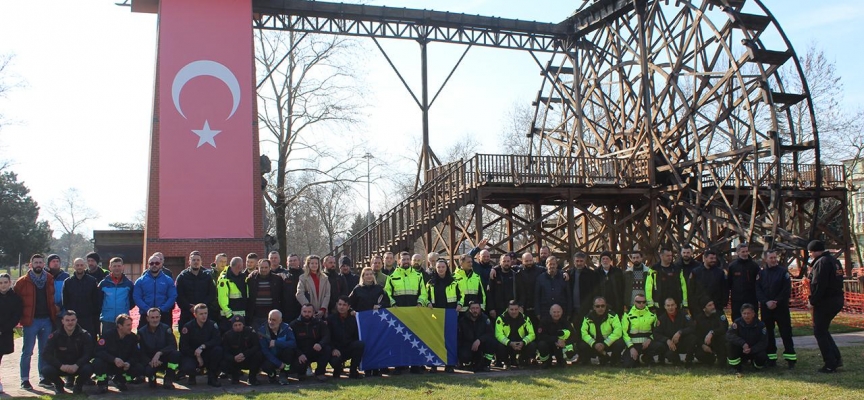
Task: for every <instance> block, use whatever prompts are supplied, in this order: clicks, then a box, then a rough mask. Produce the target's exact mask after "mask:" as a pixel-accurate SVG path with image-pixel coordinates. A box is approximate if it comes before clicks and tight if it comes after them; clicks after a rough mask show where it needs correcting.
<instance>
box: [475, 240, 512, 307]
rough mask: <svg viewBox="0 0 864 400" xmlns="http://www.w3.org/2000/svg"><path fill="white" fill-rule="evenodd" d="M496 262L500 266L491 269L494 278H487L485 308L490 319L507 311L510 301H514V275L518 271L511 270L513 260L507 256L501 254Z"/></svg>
mask: <svg viewBox="0 0 864 400" xmlns="http://www.w3.org/2000/svg"><path fill="white" fill-rule="evenodd" d="M498 262H499V263H500V264H499V265H498V266H496V267H494V268H492V271H495V272H494V275H495V277H494V278H489V291H488V293H487V296H488V300H486V308H487V309H488V310H489V317H490V318H497V317H498V314H500V313H503V312H505V310H507V303H509V302H510V300H516V279H517V278H516V274H517V273H518V272H519V271H518V270H516V269H514V268H512V263H513V259H512V258H510V255H509V254H502V255H501V257H500V258H499V259H498ZM478 305H479V303H478Z"/></svg>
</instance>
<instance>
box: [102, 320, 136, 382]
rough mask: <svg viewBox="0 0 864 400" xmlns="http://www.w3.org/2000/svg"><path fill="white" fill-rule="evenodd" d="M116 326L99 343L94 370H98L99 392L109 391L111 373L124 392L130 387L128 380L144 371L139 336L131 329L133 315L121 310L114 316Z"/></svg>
mask: <svg viewBox="0 0 864 400" xmlns="http://www.w3.org/2000/svg"><path fill="white" fill-rule="evenodd" d="M114 323H115V324H117V329H115V330H112V331H108V332H107V333H106V334H104V335H102V338H101V339H99V342H97V345H96V357H95V358H94V359H93V372H94V373H95V374H96V387H97V389H98V390H97V392H96V393H98V394H104V393H107V392H108V380H107V379H108V376H109V375H111V376H112V377H113V378H112V380H113V381H114V384H116V385H117V389H118V390H120V391H121V392H125V391H127V390H129V387H128V386H126V382H127V381H131V380H132V378H133V377H136V376H141V375H142V374H143V373H144V364H143V363H142V362H141V357H140V354H139V353H138V337H137V336H136V335H135V334H134V333H132V317H130V316H129V315H128V314H120V315H118V316H117V318H116V319H115V320H114Z"/></svg>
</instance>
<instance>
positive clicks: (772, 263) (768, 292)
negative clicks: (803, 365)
mask: <svg viewBox="0 0 864 400" xmlns="http://www.w3.org/2000/svg"><path fill="white" fill-rule="evenodd" d="M763 258H764V259H765V268H763V269H762V270H760V271H759V275H757V276H756V297H757V298H758V299H759V304H761V305H762V322H764V323H765V328H766V330H767V331H768V366H769V367H775V366H777V342H776V341H775V340H774V324H775V323H776V324H777V326H778V327H779V328H780V337H781V338H783V359H784V360H786V363H787V366H788V367H789V369H792V368H795V362H796V361H798V356H797V355H796V354H795V343H793V342H792V316H791V314H790V313H789V296H790V294H791V293H792V278H791V277H790V276H789V272H787V271H786V270H785V269H784V268H779V267H778V265H779V260H778V258H777V251H776V250H768V251H766V252H765V253H763Z"/></svg>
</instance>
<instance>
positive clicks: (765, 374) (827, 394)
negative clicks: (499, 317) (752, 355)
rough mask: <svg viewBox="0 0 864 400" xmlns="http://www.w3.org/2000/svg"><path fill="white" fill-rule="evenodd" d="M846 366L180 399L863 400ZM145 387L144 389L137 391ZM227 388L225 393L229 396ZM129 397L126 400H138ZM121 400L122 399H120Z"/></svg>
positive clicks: (487, 379) (506, 376) (389, 381)
mask: <svg viewBox="0 0 864 400" xmlns="http://www.w3.org/2000/svg"><path fill="white" fill-rule="evenodd" d="M842 351H843V354H844V362H845V363H846V366H845V368H843V369H842V370H841V371H843V372H841V373H837V374H832V375H823V374H817V373H815V372H814V371H815V370H816V369H817V368H818V367H819V366H821V359H820V358H819V356H818V352H817V351H815V350H802V351H800V352H799V360H800V361H799V362H798V368H797V369H795V370H794V371H787V370H786V369H785V368H777V369H772V370H768V371H760V372H757V371H755V370H753V369H752V367H746V368H745V369H744V374H742V375H740V376H736V375H731V374H729V373H727V372H726V369H725V368H719V367H711V368H709V367H702V366H697V367H693V368H692V369H689V370H688V369H684V368H679V367H671V366H665V367H653V368H643V369H637V370H622V369H617V368H608V367H597V366H594V367H590V368H583V367H575V366H571V367H568V368H566V369H563V370H560V369H551V370H539V369H531V370H520V371H518V372H492V373H488V374H478V375H472V374H456V375H451V374H443V373H438V374H425V375H420V376H412V375H403V376H398V377H392V378H367V379H365V380H363V381H349V380H345V379H342V380H340V381H339V383H326V384H303V385H298V386H289V387H288V388H285V389H282V388H280V387H275V386H270V385H263V386H261V387H260V389H259V390H260V391H265V393H261V392H247V393H240V394H222V393H208V394H197V395H187V396H176V395H175V396H172V397H175V398H176V397H184V398H190V399H198V398H214V399H216V400H235V399H237V400H241V399H272V400H276V399H282V398H326V399H328V400H329V399H372V398H376V399H416V398H424V399H476V398H497V399H508V398H509V399H523V398H528V399H537V398H544V399H545V398H561V399H565V398H566V399H573V398H589V399H617V398H621V399H628V400H630V399H650V400H658V399H664V400H665V399H692V398H697V397H698V398H700V399H820V400H821V399H844V400H845V399H864V380H862V379H861V372H860V371H861V370H862V369H864V358H862V353H864V346H858V347H847V348H843V349H842ZM141 387H143V386H141ZM230 388H231V386H230V385H227V384H226V385H224V386H223V389H227V390H231V389H230ZM135 392H136V391H135V390H133V392H131V393H130V394H131V395H133V396H134V395H137V394H138V393H135ZM124 396H125V395H124Z"/></svg>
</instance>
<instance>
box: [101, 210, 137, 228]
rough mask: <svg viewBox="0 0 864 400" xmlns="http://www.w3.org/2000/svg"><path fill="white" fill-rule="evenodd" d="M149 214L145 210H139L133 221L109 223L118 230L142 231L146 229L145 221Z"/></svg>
mask: <svg viewBox="0 0 864 400" xmlns="http://www.w3.org/2000/svg"><path fill="white" fill-rule="evenodd" d="M146 216H147V214H146V213H145V212H144V210H138V212H136V213H135V217H134V219H133V220H132V221H131V222H112V223H110V224H108V226H110V227H111V228H112V229H117V230H127V231H140V230H144V221H145V219H146Z"/></svg>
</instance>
